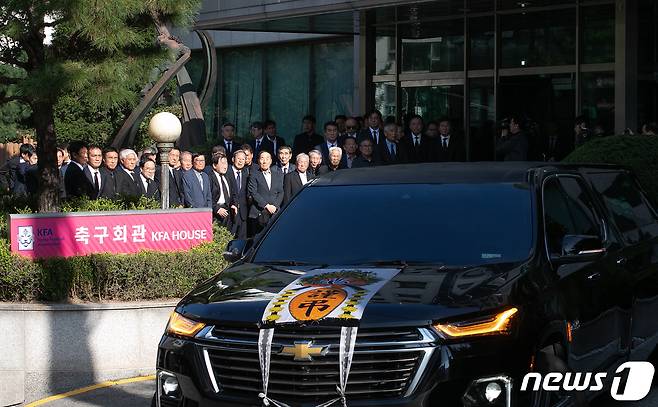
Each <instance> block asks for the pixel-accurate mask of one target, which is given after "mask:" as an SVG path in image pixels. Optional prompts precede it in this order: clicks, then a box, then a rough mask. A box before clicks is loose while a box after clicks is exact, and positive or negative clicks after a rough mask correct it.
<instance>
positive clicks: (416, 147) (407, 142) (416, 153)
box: [400, 115, 431, 163]
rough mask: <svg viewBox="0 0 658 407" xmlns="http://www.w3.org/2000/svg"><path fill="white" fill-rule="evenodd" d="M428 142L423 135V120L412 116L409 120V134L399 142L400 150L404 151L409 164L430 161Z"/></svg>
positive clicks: (417, 116)
mask: <svg viewBox="0 0 658 407" xmlns="http://www.w3.org/2000/svg"><path fill="white" fill-rule="evenodd" d="M429 146H430V140H428V139H427V138H426V136H424V135H423V118H422V117H420V116H419V115H413V116H411V118H410V119H409V132H408V133H407V134H405V135H404V137H403V138H402V140H400V148H402V149H404V150H405V152H406V153H407V156H408V157H409V162H412V163H422V162H428V161H430V152H431V148H430V147H429Z"/></svg>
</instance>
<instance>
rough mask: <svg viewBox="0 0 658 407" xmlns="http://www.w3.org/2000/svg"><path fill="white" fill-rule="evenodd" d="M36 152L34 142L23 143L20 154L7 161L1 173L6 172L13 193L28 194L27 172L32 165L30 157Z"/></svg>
mask: <svg viewBox="0 0 658 407" xmlns="http://www.w3.org/2000/svg"><path fill="white" fill-rule="evenodd" d="M34 154H35V151H34V146H32V144H27V143H24V144H21V146H20V149H19V155H18V156H16V157H13V158H11V159H10V160H9V161H7V164H5V165H4V166H3V168H2V169H1V170H0V173H3V174H6V175H7V177H8V182H9V185H7V187H8V188H9V190H10V191H11V193H12V194H13V195H26V194H27V185H26V182H25V181H26V179H25V174H26V173H27V170H28V168H29V167H30V157H32V155H34Z"/></svg>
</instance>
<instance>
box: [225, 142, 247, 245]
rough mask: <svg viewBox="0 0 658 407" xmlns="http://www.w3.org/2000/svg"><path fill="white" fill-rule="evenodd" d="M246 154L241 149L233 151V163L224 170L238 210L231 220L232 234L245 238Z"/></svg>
mask: <svg viewBox="0 0 658 407" xmlns="http://www.w3.org/2000/svg"><path fill="white" fill-rule="evenodd" d="M245 160H246V154H245V153H244V151H242V150H236V151H235V153H233V165H231V166H230V167H229V169H228V171H227V172H226V179H228V181H229V182H230V185H231V189H232V190H233V191H234V196H235V202H234V204H235V205H236V206H237V208H238V211H237V214H236V216H235V219H234V222H233V230H232V232H233V234H234V235H235V237H237V238H238V239H246V238H247V219H248V217H249V201H248V199H247V195H248V188H249V172H248V171H247V169H246V168H245Z"/></svg>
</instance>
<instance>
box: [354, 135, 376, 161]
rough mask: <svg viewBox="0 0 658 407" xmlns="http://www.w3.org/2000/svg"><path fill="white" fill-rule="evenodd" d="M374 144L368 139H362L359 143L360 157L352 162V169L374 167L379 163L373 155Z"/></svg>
mask: <svg viewBox="0 0 658 407" xmlns="http://www.w3.org/2000/svg"><path fill="white" fill-rule="evenodd" d="M373 150H374V144H373V142H372V140H370V139H369V138H364V139H363V140H361V142H359V152H360V153H361V155H359V156H358V157H356V158H355V159H354V161H352V168H363V167H375V166H377V165H379V161H378V160H377V158H376V157H375V154H374V153H373Z"/></svg>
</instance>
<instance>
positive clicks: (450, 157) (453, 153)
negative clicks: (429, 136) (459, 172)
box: [432, 134, 466, 162]
mask: <svg viewBox="0 0 658 407" xmlns="http://www.w3.org/2000/svg"><path fill="white" fill-rule="evenodd" d="M433 142H434V146H433V153H432V158H433V161H438V162H446V161H465V160H466V147H465V145H464V140H463V139H462V138H461V137H460V136H458V135H455V134H451V135H450V141H449V142H448V149H447V150H446V149H445V148H443V147H442V146H441V136H440V135H439V136H438V137H437V138H436V139H434V140H433Z"/></svg>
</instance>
